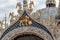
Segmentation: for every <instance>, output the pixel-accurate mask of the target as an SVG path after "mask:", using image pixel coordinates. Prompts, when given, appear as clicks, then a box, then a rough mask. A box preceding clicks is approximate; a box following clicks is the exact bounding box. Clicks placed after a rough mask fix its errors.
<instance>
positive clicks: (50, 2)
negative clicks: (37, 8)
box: [46, 0, 56, 7]
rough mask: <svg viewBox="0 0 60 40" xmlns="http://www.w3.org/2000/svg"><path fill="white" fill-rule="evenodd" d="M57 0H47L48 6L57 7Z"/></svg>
mask: <svg viewBox="0 0 60 40" xmlns="http://www.w3.org/2000/svg"><path fill="white" fill-rule="evenodd" d="M55 6H56V1H55V0H47V1H46V7H55Z"/></svg>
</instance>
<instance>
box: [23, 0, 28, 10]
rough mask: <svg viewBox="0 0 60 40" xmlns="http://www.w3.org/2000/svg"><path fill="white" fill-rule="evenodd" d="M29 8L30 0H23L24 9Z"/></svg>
mask: <svg viewBox="0 0 60 40" xmlns="http://www.w3.org/2000/svg"><path fill="white" fill-rule="evenodd" d="M27 9H28V2H27V0H23V10H27Z"/></svg>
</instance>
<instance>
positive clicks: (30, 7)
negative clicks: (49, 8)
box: [29, 1, 34, 13]
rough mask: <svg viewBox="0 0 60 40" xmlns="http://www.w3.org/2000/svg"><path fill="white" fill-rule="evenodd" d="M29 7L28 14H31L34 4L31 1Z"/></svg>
mask: <svg viewBox="0 0 60 40" xmlns="http://www.w3.org/2000/svg"><path fill="white" fill-rule="evenodd" d="M29 5H30V6H29V11H30V13H31V12H32V8H33V6H34V2H33V1H31V2H30V4H29Z"/></svg>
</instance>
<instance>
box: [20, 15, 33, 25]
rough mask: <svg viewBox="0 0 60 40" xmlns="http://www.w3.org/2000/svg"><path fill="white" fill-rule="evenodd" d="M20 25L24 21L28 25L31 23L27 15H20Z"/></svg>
mask: <svg viewBox="0 0 60 40" xmlns="http://www.w3.org/2000/svg"><path fill="white" fill-rule="evenodd" d="M20 19H21V20H20V25H24V23H25V24H26V25H27V24H29V25H31V24H32V21H31V20H30V19H29V17H28V16H21V17H20Z"/></svg>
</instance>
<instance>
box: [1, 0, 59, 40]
mask: <svg viewBox="0 0 60 40" xmlns="http://www.w3.org/2000/svg"><path fill="white" fill-rule="evenodd" d="M33 7H34V2H33V1H32V0H31V1H30V3H29V5H28V0H23V5H22V4H21V3H20V2H18V3H17V4H16V8H17V9H18V10H16V11H17V12H18V15H14V12H10V14H9V18H10V25H9V26H8V24H6V22H5V24H4V23H3V21H0V26H1V27H3V25H5V27H6V28H5V29H3V30H2V28H0V30H1V33H0V40H60V0H59V6H58V8H57V7H56V1H55V0H46V8H43V9H38V10H36V12H33ZM3 28H4V27H3Z"/></svg>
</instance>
